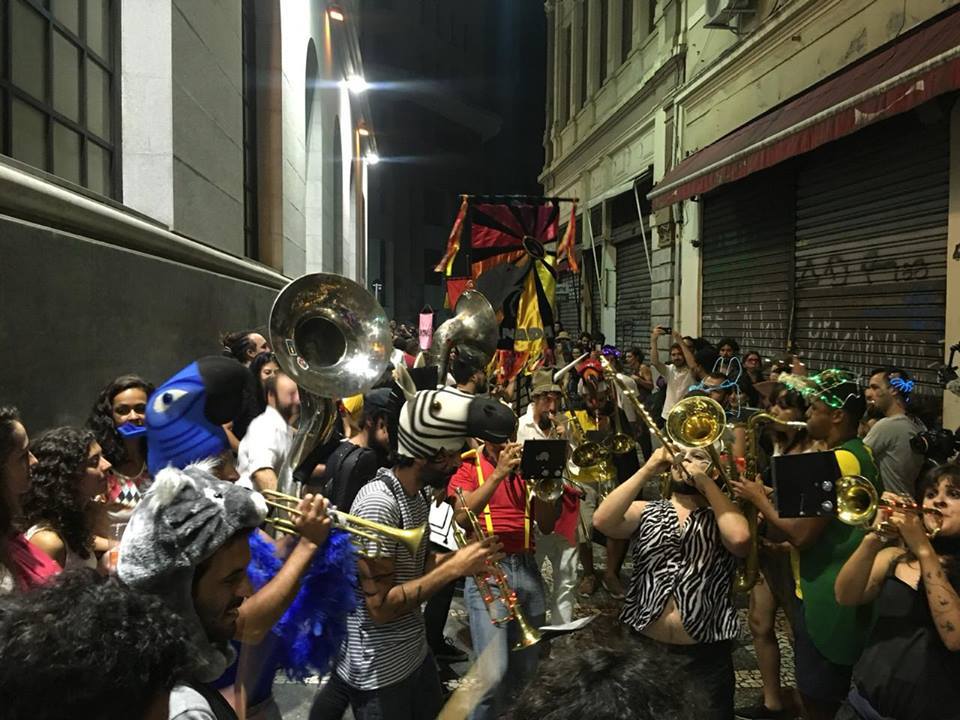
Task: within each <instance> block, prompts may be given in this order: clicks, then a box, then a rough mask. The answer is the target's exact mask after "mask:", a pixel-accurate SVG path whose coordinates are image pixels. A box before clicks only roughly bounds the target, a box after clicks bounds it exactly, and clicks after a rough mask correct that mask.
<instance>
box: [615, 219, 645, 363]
mask: <svg viewBox="0 0 960 720" xmlns="http://www.w3.org/2000/svg"><path fill="white" fill-rule="evenodd" d="M649 344H650V271H649V269H648V266H647V256H646V253H645V252H644V249H643V240H642V239H641V238H633V239H630V240H625V241H624V242H622V243H620V244H619V245H617V346H618V347H619V348H621V349H626V348H630V347H634V346H640V347H641V348H646V347H647V346H648V345H649Z"/></svg>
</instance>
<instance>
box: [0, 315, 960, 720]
mask: <svg viewBox="0 0 960 720" xmlns="http://www.w3.org/2000/svg"><path fill="white" fill-rule="evenodd" d="M391 326H392V329H393V332H394V353H393V355H392V358H391V365H390V366H389V367H388V368H387V369H386V371H385V372H384V374H383V376H382V377H381V378H380V379H379V380H378V381H377V382H375V383H373V384H372V386H371V387H369V388H368V389H367V390H366V391H365V392H363V393H362V394H359V395H355V396H352V397H345V398H335V400H336V418H335V421H334V427H333V430H332V431H331V432H329V433H327V434H326V436H325V437H323V438H322V441H321V442H319V443H317V444H316V445H315V446H313V447H309V448H306V451H305V452H304V453H303V454H302V455H297V454H296V453H295V450H294V446H295V437H296V432H295V431H296V429H297V428H298V427H299V426H300V425H301V423H302V422H305V421H306V420H308V418H305V417H301V415H302V414H303V413H302V408H301V397H300V388H298V386H297V383H296V382H295V380H294V379H293V378H292V377H291V376H290V375H288V374H287V373H286V372H284V371H283V369H282V366H281V363H280V362H278V359H277V357H276V356H275V355H274V354H273V352H272V351H271V348H270V346H269V343H268V342H267V340H266V338H265V337H264V335H263V334H261V333H258V332H254V331H250V332H239V333H233V334H231V335H228V336H225V337H224V338H223V339H222V345H223V354H222V356H219V357H205V358H201V359H199V360H196V361H194V362H191V363H190V364H188V365H187V366H185V367H184V368H183V369H182V370H180V371H179V372H178V373H176V374H175V375H173V376H172V377H170V378H168V379H166V380H163V379H162V378H151V379H149V380H148V379H145V378H142V377H139V376H137V375H135V374H127V375H123V376H121V377H118V378H115V379H113V380H110V381H109V382H107V383H106V384H105V385H104V388H103V391H102V392H101V393H100V394H99V396H98V397H97V398H96V399H95V400H94V402H93V405H92V409H91V412H90V415H89V418H88V420H87V422H86V424H85V426H83V427H60V428H53V429H48V430H44V431H42V432H39V433H37V434H36V435H35V437H31V436H30V435H29V434H28V431H34V430H35V429H34V428H27V427H25V425H24V423H23V421H22V419H21V415H20V413H19V412H18V411H17V409H16V408H13V407H9V406H2V407H0V595H2V597H0V658H2V661H0V707H2V708H4V711H3V714H4V717H9V718H12V719H13V720H19V719H20V718H27V717H29V718H36V719H38V720H43V719H44V718H51V719H52V718H62V717H67V716H70V717H84V718H87V717H89V718H104V719H105V720H106V719H111V720H112V719H113V718H121V717H122V718H151V719H153V718H165V717H169V718H178V719H179V720H211V719H213V718H216V719H221V718H234V717H247V718H276V717H280V715H279V711H278V709H277V706H276V703H275V702H274V699H273V696H272V682H273V678H274V676H275V675H276V673H277V672H278V671H280V670H283V671H285V672H286V673H287V674H288V675H290V676H291V677H298V678H302V677H304V676H306V675H308V674H314V673H319V674H322V675H324V676H325V680H324V682H323V683H322V684H321V687H320V689H319V691H318V693H317V696H316V699H315V701H314V704H313V708H312V711H311V718H313V719H314V720H339V719H340V718H342V717H343V715H344V713H345V712H346V710H347V708H348V707H349V708H350V709H351V710H352V712H353V716H354V717H355V718H357V719H358V720H364V719H367V718H369V719H373V718H398V719H400V720H404V719H406V718H410V719H411V720H413V719H415V718H434V717H436V716H437V715H438V714H439V713H440V711H441V709H442V707H443V705H444V703H445V702H446V701H447V698H446V697H445V695H444V689H443V687H442V685H441V682H440V675H439V672H438V666H437V662H438V661H441V662H445V663H449V662H453V661H458V660H465V659H466V658H467V656H468V654H469V656H470V657H471V659H472V660H473V661H474V663H473V669H472V670H471V678H472V682H470V683H466V684H465V685H464V687H463V689H462V690H459V691H458V693H462V694H463V695H464V697H462V698H459V699H458V698H456V697H454V698H453V699H450V702H451V703H455V702H459V703H460V706H461V707H463V708H464V714H465V715H467V716H469V717H470V718H474V719H478V720H487V719H493V718H499V717H514V718H529V717H537V718H543V719H545V720H561V719H563V718H574V717H578V718H579V717H583V716H585V715H589V716H591V717H596V718H601V719H605V718H627V717H634V718H653V717H657V718H671V717H676V718H687V717H697V718H704V719H712V718H716V719H717V720H721V719H722V720H728V719H729V718H732V717H738V718H787V717H793V716H794V715H793V710H794V709H795V708H796V704H795V703H794V701H793V699H792V698H790V697H786V696H785V695H784V693H783V691H782V689H781V677H780V649H779V646H778V642H777V638H776V636H775V633H774V627H775V619H776V616H777V612H778V610H782V612H783V613H784V615H785V617H786V619H787V621H788V624H789V628H790V637H791V642H792V643H793V645H794V650H795V657H796V682H797V691H798V694H799V705H800V708H801V711H802V714H803V717H805V718H810V719H813V720H818V719H820V718H834V717H836V718H841V719H843V720H848V719H851V718H852V719H860V720H877V719H878V718H880V719H882V718H896V719H897V720H906V719H913V718H917V719H919V718H933V717H936V718H948V719H949V718H960V702H958V701H960V693H958V691H957V690H956V689H955V686H954V685H953V683H952V679H953V677H955V676H956V674H957V672H958V671H960V654H958V651H960V596H958V592H957V590H958V588H960V565H958V562H960V561H958V553H960V466H958V465H957V464H956V463H955V462H947V463H945V464H935V463H931V462H929V461H928V460H927V459H926V458H925V457H924V455H923V453H922V452H919V451H918V450H917V449H916V443H913V442H911V440H912V439H913V438H914V437H915V436H916V435H917V434H919V433H922V432H923V431H924V430H925V425H924V422H923V421H922V420H921V419H920V417H918V413H917V412H916V407H917V401H916V399H915V393H914V389H915V385H914V381H913V379H912V378H911V377H910V375H909V373H907V372H906V371H904V370H902V369H900V368H896V367H885V366H879V365H880V364H879V363H878V367H877V369H875V370H874V371H873V372H871V373H870V374H869V375H868V376H865V377H860V376H858V375H856V374H854V373H852V372H849V371H846V370H843V369H836V368H807V367H806V366H805V365H804V364H803V363H802V362H801V360H800V359H799V358H797V357H790V358H787V359H785V360H783V361H770V360H766V359H764V358H763V356H762V355H761V354H760V353H758V352H755V351H751V350H742V349H741V348H740V347H739V345H738V343H737V340H736V339H735V338H729V337H727V338H722V339H720V340H719V341H717V342H716V343H711V342H709V341H707V340H706V339H703V338H692V337H688V336H683V335H682V334H681V333H680V332H679V331H677V330H675V329H669V328H663V327H657V328H654V329H653V331H652V333H651V342H650V347H649V348H647V349H646V351H645V350H644V349H642V348H639V347H629V348H616V347H613V346H610V345H607V344H606V343H605V340H604V338H603V337H593V336H590V335H587V334H584V335H582V336H581V337H579V338H577V339H576V340H574V339H573V338H571V337H570V336H569V334H568V333H567V332H566V331H565V330H564V329H563V328H562V326H558V327H556V328H555V331H554V336H555V343H554V346H553V348H552V349H551V351H550V352H548V353H547V354H546V355H545V356H544V358H542V362H541V363H540V366H539V367H538V368H536V369H535V371H534V372H532V373H531V374H529V375H522V376H521V377H520V378H519V379H517V380H515V381H514V382H511V383H509V384H505V385H501V386H496V387H495V383H494V382H492V377H491V376H490V375H489V374H488V367H487V362H486V361H488V360H489V358H484V359H483V360H484V361H483V362H480V361H478V359H477V354H476V353H475V352H473V351H472V348H471V347H470V339H469V338H464V339H463V341H462V343H461V344H459V345H458V344H454V345H453V346H452V347H451V348H450V355H449V358H448V363H447V366H446V367H447V370H448V375H449V376H448V377H446V378H441V377H438V373H437V368H436V367H433V368H430V367H423V366H422V362H418V355H419V351H420V346H419V338H418V335H417V332H416V330H415V329H414V328H413V327H412V326H409V325H405V324H403V323H392V324H391ZM664 337H666V338H669V339H670V341H671V342H670V345H669V348H668V350H669V355H668V356H666V355H665V354H664V353H663V350H664V348H663V347H662V346H661V339H662V338H664ZM132 369H134V368H132ZM134 370H135V369H134ZM161 380H163V381H162V382H160V381H161ZM153 381H157V382H156V384H155V383H154V382H153ZM698 397H699V398H709V399H710V400H712V401H715V402H716V403H717V404H719V406H720V407H721V408H722V411H723V413H724V415H725V418H724V422H723V423H721V425H723V424H725V425H726V428H727V429H726V431H725V432H723V434H722V437H720V438H719V439H718V442H717V445H718V447H716V448H713V449H711V448H710V447H707V446H705V445H704V446H702V447H701V446H697V445H696V444H692V443H684V442H681V440H682V439H678V438H676V437H671V436H670V434H669V432H668V430H669V427H670V422H668V421H669V420H670V419H671V418H675V417H676V415H675V410H676V409H678V408H682V407H684V406H683V404H682V403H684V402H685V400H686V399H687V398H698ZM0 400H2V399H0ZM0 405H2V403H0ZM758 413H764V414H766V415H767V416H769V420H770V421H769V422H767V423H765V424H764V425H762V426H761V430H760V431H759V432H758V437H756V438H752V439H751V438H750V437H749V436H748V434H749V427H751V426H750V425H749V422H750V418H751V417H753V416H755V415H757V414H758ZM698 420H699V418H696V417H694V418H693V421H694V422H696V421H698ZM785 423H792V425H788V424H785ZM551 440H553V441H563V443H562V444H564V445H565V447H566V448H567V449H568V453H567V454H568V455H569V451H572V450H577V449H580V450H585V449H586V448H587V446H591V449H592V450H593V451H594V452H593V454H592V455H591V459H590V461H589V462H588V461H583V462H581V463H580V464H578V463H576V462H573V461H572V460H569V459H568V460H567V461H566V462H565V464H564V467H563V470H564V482H563V483H562V487H560V488H559V489H558V490H557V492H549V490H547V489H544V487H546V485H545V486H543V487H541V486H540V485H538V480H539V478H536V477H530V476H529V475H528V474H525V473H524V471H523V470H522V469H521V467H522V464H523V461H524V446H525V444H526V443H529V442H531V441H551ZM665 441H666V442H665ZM594 446H595V447H594ZM813 453H820V454H821V455H829V456H830V457H832V458H833V459H834V460H835V467H836V468H837V470H838V476H837V477H839V476H844V477H857V478H859V479H860V482H861V483H863V484H864V487H865V488H868V489H867V490H864V492H867V494H870V492H872V493H873V494H875V495H876V497H877V498H879V500H878V502H877V503H876V505H877V507H876V512H875V513H870V516H869V518H868V520H867V521H866V522H863V523H858V524H853V523H850V522H849V521H847V522H845V521H844V519H843V518H841V516H839V515H838V514H837V513H836V512H824V513H816V514H815V515H813V516H800V517H796V516H793V514H791V513H789V512H785V511H784V508H783V506H782V503H781V502H780V501H781V499H782V498H781V497H779V495H780V494H781V493H786V492H787V490H788V488H785V486H783V485H782V484H781V482H780V481H779V480H778V481H777V483H776V486H777V491H776V493H774V478H773V477H772V472H771V468H772V467H773V466H774V465H776V466H777V467H780V465H777V463H779V462H781V461H784V462H786V461H787V460H789V458H788V456H801V455H802V456H809V455H811V454H813ZM587 455H590V454H589V453H583V456H587ZM574 457H576V456H574ZM746 468H751V469H752V470H755V471H756V474H755V475H753V476H748V475H747V473H746ZM837 477H833V476H831V477H830V478H826V477H824V478H822V479H823V480H827V479H829V480H830V481H836V480H837ZM810 481H811V487H813V485H815V484H819V483H821V478H819V477H813V478H810ZM277 505H281V506H284V507H285V508H286V509H285V510H282V509H280V508H278V507H277ZM754 510H755V511H756V512H757V513H758V514H759V517H760V520H759V523H758V524H757V525H756V526H754V524H752V523H751V521H750V520H749V519H748V518H749V516H750V514H751V512H752V511H754ZM347 513H348V514H347ZM444 523H446V525H444ZM425 526H426V527H428V528H429V529H431V532H430V540H429V541H423V542H415V541H413V540H411V539H410V538H411V537H416V533H415V532H414V531H417V530H418V529H419V528H423V527H425ZM438 528H439V529H438ZM344 530H347V531H348V532H343V531H344ZM351 536H352V538H351ZM351 539H352V540H354V541H356V542H354V543H351V542H350V540H351ZM598 543H599V544H603V545H604V546H605V549H606V550H605V556H604V557H605V560H604V567H603V568H598V567H597V566H596V565H595V558H594V551H595V548H596V546H597V544H598ZM754 548H755V549H756V553H757V556H756V561H757V563H758V566H759V573H758V575H757V578H756V579H755V581H751V582H752V584H751V586H749V587H748V588H747V592H748V596H747V597H748V599H745V600H744V602H745V603H748V605H749V611H748V624H749V630H750V633H751V635H752V641H753V644H754V647H755V650H756V655H757V660H758V663H759V667H760V672H761V676H762V678H763V695H762V702H761V703H760V704H759V705H757V706H755V707H740V708H735V706H734V705H735V702H734V686H735V683H734V667H733V648H734V644H735V640H736V639H737V638H738V637H739V635H740V632H741V629H740V623H739V619H738V618H739V615H738V611H737V607H738V599H737V596H736V595H735V593H734V592H733V591H732V586H733V584H734V579H735V578H736V577H737V576H738V573H741V572H743V568H744V566H745V564H746V563H748V562H749V559H750V558H751V553H752V552H753V550H754ZM628 557H629V558H630V559H631V561H632V562H631V563H630V567H631V571H630V576H629V577H628V578H624V577H623V574H622V571H623V567H624V565H625V561H626V560H627V558H628ZM545 564H549V566H550V573H549V576H550V578H551V581H550V582H549V584H548V583H545V582H544V572H543V568H544V566H545ZM625 581H626V582H625ZM458 588H462V593H463V597H464V601H465V605H466V608H467V613H468V618H469V628H470V637H471V641H472V642H471V646H470V647H469V648H466V649H464V648H462V647H459V646H458V645H457V644H456V643H455V642H454V641H453V640H452V639H450V638H448V637H446V636H445V635H444V627H445V625H446V622H447V616H448V613H449V609H450V605H451V601H452V598H453V597H454V595H455V593H456V592H457V589H458ZM601 588H602V591H603V592H606V593H607V594H608V595H609V597H610V598H611V599H613V600H615V601H622V608H621V611H620V613H619V616H618V617H617V618H616V619H614V618H611V617H602V618H600V619H598V620H595V621H594V622H593V623H592V624H591V625H588V626H587V628H586V629H585V630H581V631H580V632H577V633H574V634H573V635H572V636H570V637H568V638H566V639H565V640H564V641H563V642H562V643H556V644H555V645H554V647H551V645H552V644H553V643H552V641H551V640H550V639H549V637H544V638H543V639H540V638H539V632H536V628H540V627H543V626H545V625H547V624H548V623H549V624H550V625H552V626H559V625H565V624H569V623H571V621H572V620H574V618H575V615H576V608H577V598H578V596H579V597H580V598H585V597H589V596H591V595H593V594H595V593H598V592H601ZM521 617H522V620H521ZM525 624H526V625H528V626H529V627H532V628H533V631H531V630H529V629H527V628H525Z"/></svg>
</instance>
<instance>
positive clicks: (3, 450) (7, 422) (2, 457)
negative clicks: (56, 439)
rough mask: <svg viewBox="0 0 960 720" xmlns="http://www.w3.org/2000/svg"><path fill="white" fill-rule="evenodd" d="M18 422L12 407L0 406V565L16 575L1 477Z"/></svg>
mask: <svg viewBox="0 0 960 720" xmlns="http://www.w3.org/2000/svg"><path fill="white" fill-rule="evenodd" d="M19 422H20V412H19V411H18V410H17V409H16V408H15V407H13V406H12V405H3V406H0V564H3V565H4V566H5V567H6V568H7V569H8V570H10V571H11V572H13V573H14V575H18V574H19V571H18V570H17V568H15V567H14V564H13V562H11V560H10V553H9V548H8V547H7V539H8V538H9V537H10V534H11V533H12V532H13V529H14V526H13V521H14V517H13V507H12V506H11V504H10V502H9V500H10V497H9V495H8V492H9V490H8V489H7V478H5V477H4V476H3V468H4V467H5V466H6V464H7V459H8V458H9V457H10V455H11V454H12V453H13V451H14V449H15V448H14V446H13V432H14V430H15V429H16V427H17V423H19Z"/></svg>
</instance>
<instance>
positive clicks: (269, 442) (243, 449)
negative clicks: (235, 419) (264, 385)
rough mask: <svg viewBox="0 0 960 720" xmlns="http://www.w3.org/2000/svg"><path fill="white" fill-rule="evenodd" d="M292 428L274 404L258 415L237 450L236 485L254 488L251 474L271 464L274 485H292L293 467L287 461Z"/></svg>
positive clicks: (279, 488)
mask: <svg viewBox="0 0 960 720" xmlns="http://www.w3.org/2000/svg"><path fill="white" fill-rule="evenodd" d="M292 440H293V429H292V428H291V427H290V426H289V425H287V422H286V420H284V419H283V415H281V414H280V413H279V412H278V411H277V409H276V408H274V407H271V406H269V405H268V406H267V409H266V410H264V411H263V412H262V413H260V414H259V415H257V417H255V418H254V419H253V422H251V423H250V426H249V427H248V428H247V434H246V435H244V436H243V440H241V441H240V449H239V450H238V451H237V472H238V473H240V479H239V480H238V481H237V485H240V486H241V487H246V488H250V489H253V488H254V483H253V474H254V473H255V472H257V470H264V469H266V468H271V469H272V470H273V471H274V472H275V473H276V474H277V489H278V490H280V491H281V492H288V491H289V488H291V487H292V486H293V468H291V467H289V466H288V464H287V455H289V453H290V444H291V441H292Z"/></svg>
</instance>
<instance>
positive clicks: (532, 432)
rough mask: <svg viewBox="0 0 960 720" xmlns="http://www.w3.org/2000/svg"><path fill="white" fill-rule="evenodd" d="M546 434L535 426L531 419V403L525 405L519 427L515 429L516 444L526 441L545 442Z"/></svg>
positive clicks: (534, 421) (532, 418)
mask: <svg viewBox="0 0 960 720" xmlns="http://www.w3.org/2000/svg"><path fill="white" fill-rule="evenodd" d="M547 439H548V438H547V434H546V433H545V432H543V430H541V429H540V426H539V425H537V421H536V419H535V418H534V417H533V403H530V404H529V405H527V411H526V412H525V413H524V414H523V416H522V417H521V418H520V425H519V426H518V427H517V442H518V443H524V442H526V441H527V440H547Z"/></svg>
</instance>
